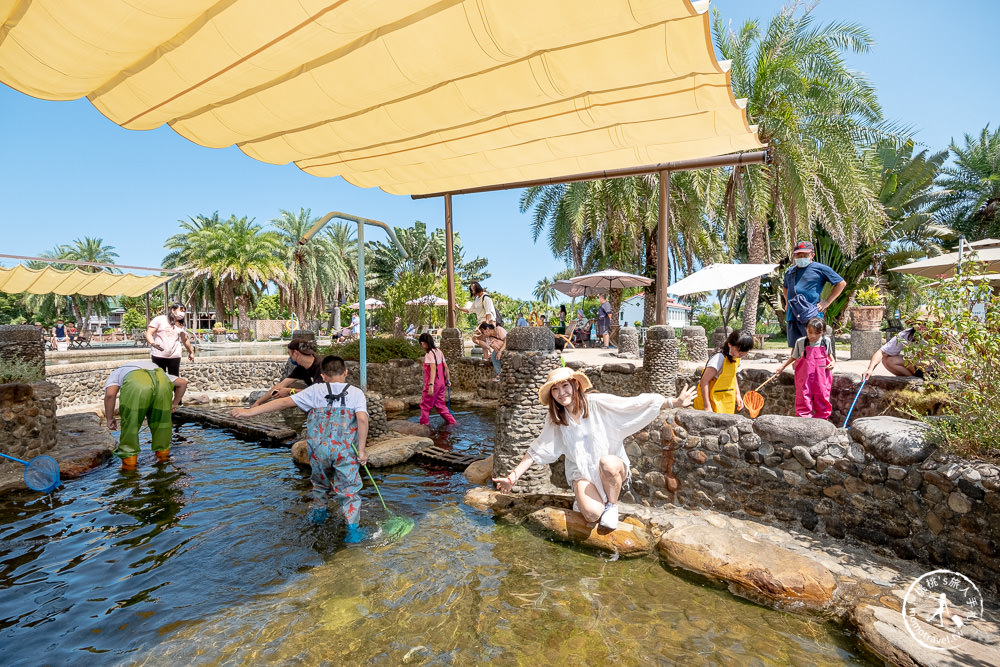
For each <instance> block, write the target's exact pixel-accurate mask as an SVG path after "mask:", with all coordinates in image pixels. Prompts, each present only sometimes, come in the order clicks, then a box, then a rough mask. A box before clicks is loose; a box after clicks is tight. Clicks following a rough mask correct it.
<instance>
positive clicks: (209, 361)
mask: <svg viewBox="0 0 1000 667" xmlns="http://www.w3.org/2000/svg"><path fill="white" fill-rule="evenodd" d="M286 361H287V357H286V356H284V355H281V356H264V355H261V356H253V357H201V358H198V357H196V358H195V360H194V361H193V362H188V361H186V360H182V361H181V376H182V377H184V378H186V379H187V381H188V383H189V384H188V391H236V390H241V389H248V390H249V389H266V388H268V387H271V386H272V385H274V384H275V383H276V382H278V380H280V379H281V376H282V373H283V371H284V368H285V362H286ZM122 363H124V362H122V361H101V362H93V363H87V364H66V365H64V366H50V367H49V369H48V379H49V381H51V382H53V383H54V384H56V385H58V387H59V388H60V389H61V390H62V395H61V396H60V397H59V407H60V408H64V407H69V406H72V405H90V404H93V403H99V402H100V401H102V400H103V399H104V383H105V382H106V381H107V379H108V375H109V374H110V373H111V371H112V370H114V369H115V368H118V367H119V366H121V365H122Z"/></svg>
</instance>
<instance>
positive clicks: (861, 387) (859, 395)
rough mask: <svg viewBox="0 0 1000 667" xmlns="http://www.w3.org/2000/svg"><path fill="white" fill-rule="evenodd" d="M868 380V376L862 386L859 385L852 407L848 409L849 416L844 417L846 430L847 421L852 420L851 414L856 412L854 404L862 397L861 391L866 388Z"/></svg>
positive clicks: (845, 428)
mask: <svg viewBox="0 0 1000 667" xmlns="http://www.w3.org/2000/svg"><path fill="white" fill-rule="evenodd" d="M867 382H868V378H865V379H864V380H862V381H861V386H860V387H858V393H856V394H855V395H854V400H853V401H851V409H850V410H848V411H847V416H846V417H844V427H843V428H844V430H847V428H848V426H847V422H849V421H851V414H852V413H853V412H854V405H855V404H856V403H857V402H858V399H859V398H860V397H861V392H862V391H863V390H864V388H865V384H866V383H867Z"/></svg>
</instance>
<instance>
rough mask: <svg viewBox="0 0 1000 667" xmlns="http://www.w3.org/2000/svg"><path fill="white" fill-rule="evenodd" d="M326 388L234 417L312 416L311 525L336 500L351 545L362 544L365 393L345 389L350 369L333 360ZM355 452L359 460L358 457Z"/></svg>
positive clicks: (325, 365) (327, 363)
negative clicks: (290, 412)
mask: <svg viewBox="0 0 1000 667" xmlns="http://www.w3.org/2000/svg"><path fill="white" fill-rule="evenodd" d="M321 369H322V376H323V382H321V383H316V384H314V385H311V386H309V387H307V388H306V389H304V390H302V391H300V392H297V393H294V394H292V395H291V396H287V397H285V398H279V399H277V400H275V401H271V402H270V403H264V404H262V405H258V406H256V407H252V408H236V409H235V410H233V411H232V412H231V413H230V414H231V415H232V416H233V417H252V416H254V415H259V414H262V413H265V412H273V411H276V410H283V409H286V408H291V407H297V408H299V409H301V410H305V411H306V412H308V413H309V416H308V417H307V418H306V441H307V442H308V444H309V465H310V467H311V468H312V475H311V476H310V480H311V481H312V485H313V492H312V496H313V502H314V503H315V506H314V507H313V509H312V511H311V512H310V514H309V518H310V520H312V521H313V523H323V521H325V520H326V517H327V502H328V501H329V500H330V499H332V498H336V499H337V500H338V501H339V503H340V508H341V510H342V511H343V513H344V519H345V520H346V522H347V539H346V541H348V542H357V541H359V540H360V539H361V538H362V536H363V535H362V533H361V530H360V528H359V526H358V522H359V519H360V518H361V496H360V495H359V494H360V491H361V487H362V484H361V474H360V472H359V464H360V465H364V464H365V463H367V462H368V456H367V454H366V453H365V441H366V440H367V438H368V403H367V400H366V399H365V395H364V392H362V391H361V390H360V389H358V388H357V387H353V386H351V385H349V384H347V383H346V381H347V367H346V366H345V365H344V360H343V359H341V358H340V357H337V356H334V355H330V356H327V357H326V358H324V359H323V362H322V367H321ZM355 448H356V450H357V454H356V455H355Z"/></svg>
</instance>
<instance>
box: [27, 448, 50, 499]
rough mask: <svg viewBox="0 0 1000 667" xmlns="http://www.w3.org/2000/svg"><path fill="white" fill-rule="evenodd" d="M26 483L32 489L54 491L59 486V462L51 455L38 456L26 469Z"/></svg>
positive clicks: (43, 491) (44, 491)
mask: <svg viewBox="0 0 1000 667" xmlns="http://www.w3.org/2000/svg"><path fill="white" fill-rule="evenodd" d="M24 483H25V484H27V485H28V488H29V489H31V490H32V491H41V492H42V493H52V491H54V490H55V489H56V487H58V486H59V463H58V462H57V461H56V460H55V459H54V458H52V457H51V456H44V455H42V456H36V457H35V458H33V459H31V460H30V461H28V464H27V466H26V467H25V469H24Z"/></svg>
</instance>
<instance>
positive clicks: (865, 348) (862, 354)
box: [851, 329, 882, 360]
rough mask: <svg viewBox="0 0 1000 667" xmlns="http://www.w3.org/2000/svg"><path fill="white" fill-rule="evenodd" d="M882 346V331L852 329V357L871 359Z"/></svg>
mask: <svg viewBox="0 0 1000 667" xmlns="http://www.w3.org/2000/svg"><path fill="white" fill-rule="evenodd" d="M880 347H882V332H881V331H855V330H853V329H852V330H851V359H865V360H867V359H871V358H872V355H873V354H875V353H876V352H878V349H879V348H880Z"/></svg>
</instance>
